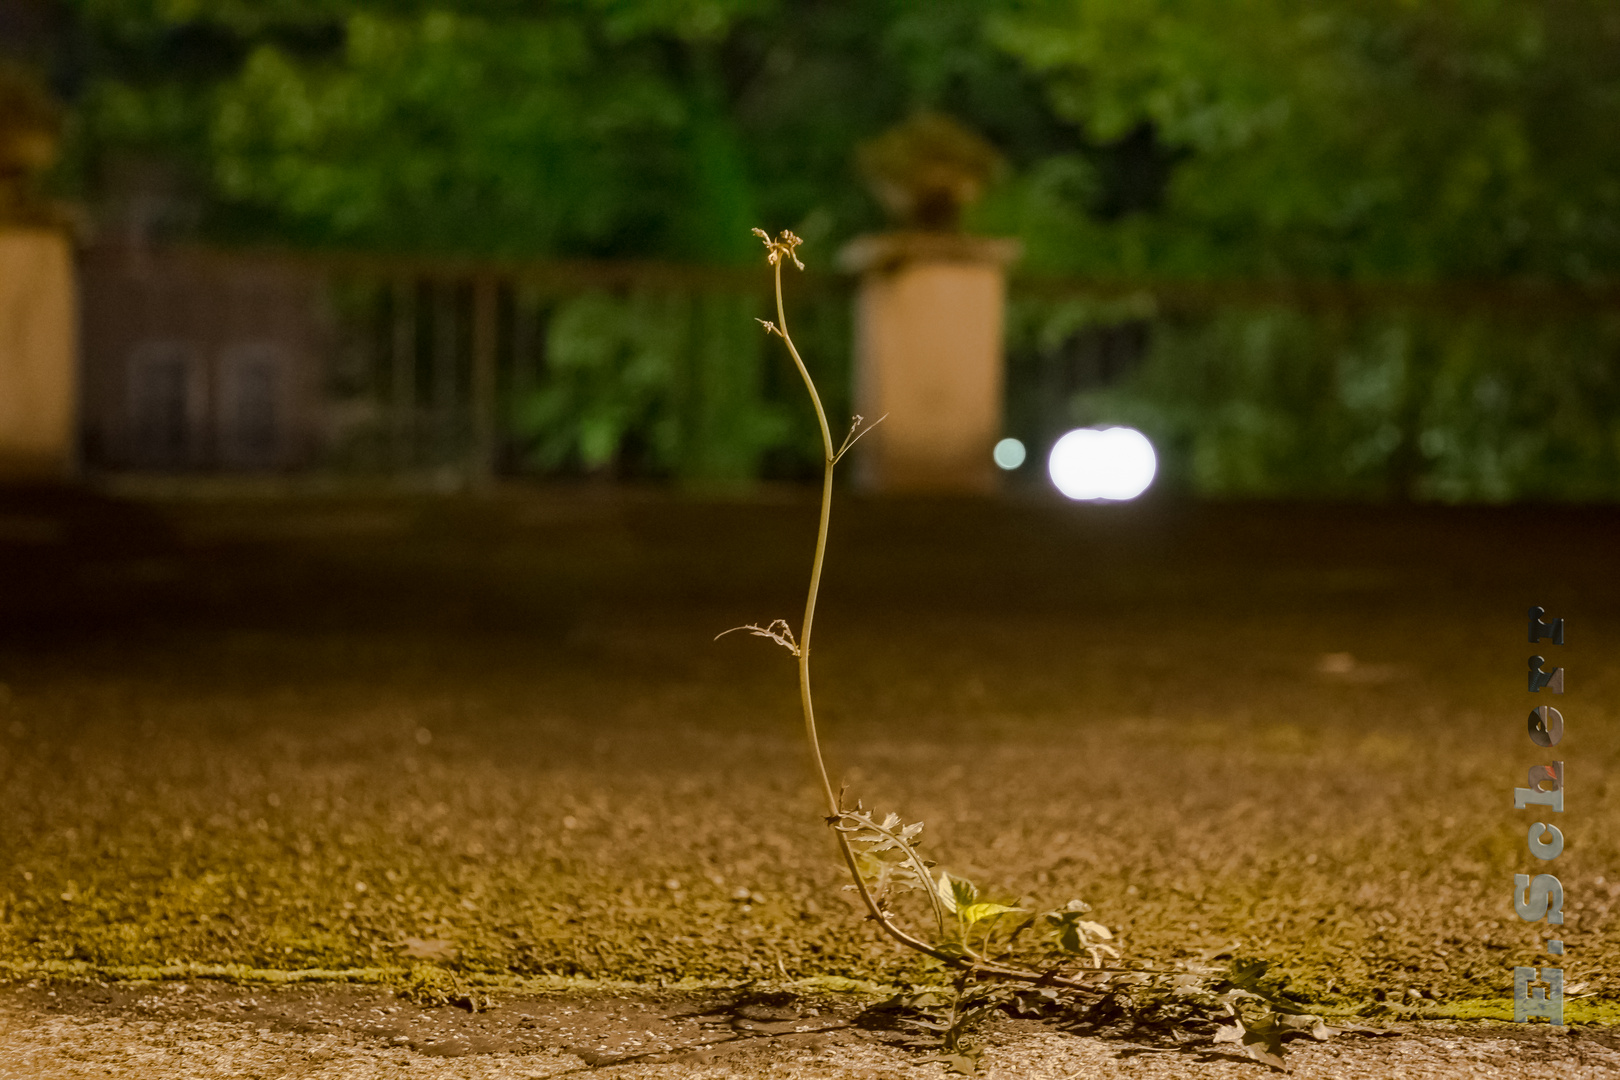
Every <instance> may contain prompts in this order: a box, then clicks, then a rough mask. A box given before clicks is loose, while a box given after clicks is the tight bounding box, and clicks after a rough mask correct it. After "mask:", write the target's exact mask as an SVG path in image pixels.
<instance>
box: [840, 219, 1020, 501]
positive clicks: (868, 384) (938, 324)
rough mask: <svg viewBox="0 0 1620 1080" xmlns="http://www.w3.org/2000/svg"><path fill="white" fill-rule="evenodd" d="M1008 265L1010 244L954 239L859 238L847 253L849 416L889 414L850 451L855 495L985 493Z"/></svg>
mask: <svg viewBox="0 0 1620 1080" xmlns="http://www.w3.org/2000/svg"><path fill="white" fill-rule="evenodd" d="M1017 257H1018V243H1017V241H1014V240H999V239H989V238H985V237H974V236H962V235H957V234H952V233H927V232H904V233H886V234H883V235H878V236H865V237H860V238H858V239H856V240H855V241H853V242H852V243H850V245H849V246H848V247H846V248H845V249H844V251H843V253H842V262H843V265H844V267H845V268H846V269H849V270H853V271H856V272H858V273H860V274H861V285H860V294H859V297H858V299H857V301H856V316H855V401H856V411H857V412H859V413H860V414H861V415H862V416H864V417H865V418H866V419H867V420H868V421H873V420H876V419H877V418H878V417H880V416H883V415H884V414H887V419H885V420H884V421H883V422H882V424H880V425H879V426H878V427H877V428H876V429H875V430H874V431H873V432H872V433H871V434H870V435H868V436H867V437H866V438H865V439H863V440H862V441H861V444H860V449H859V450H858V451H856V453H857V454H858V455H859V457H858V462H857V466H856V469H857V471H856V478H857V482H858V483H859V485H860V486H861V487H863V488H865V489H867V490H871V491H881V492H940V493H985V492H989V491H992V490H994V488H995V486H996V470H995V466H994V463H993V461H992V459H991V456H990V454H991V449H992V448H993V447H994V446H995V442H996V440H997V439H998V438H999V437H1000V436H1001V422H1002V417H1001V406H1002V382H1003V367H1004V363H1003V360H1004V357H1003V347H1002V329H1003V322H1004V313H1005V306H1006V301H1005V296H1006V268H1007V266H1008V264H1010V263H1011V262H1012V261H1013V260H1014V259H1016V258H1017Z"/></svg>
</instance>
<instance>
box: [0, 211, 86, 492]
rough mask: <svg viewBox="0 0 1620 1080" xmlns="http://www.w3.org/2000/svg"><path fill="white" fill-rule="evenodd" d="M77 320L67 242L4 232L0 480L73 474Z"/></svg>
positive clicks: (38, 232) (50, 233)
mask: <svg viewBox="0 0 1620 1080" xmlns="http://www.w3.org/2000/svg"><path fill="white" fill-rule="evenodd" d="M77 318H78V312H77V304H76V297H75V290H74V280H73V258H72V252H71V250H70V248H69V245H68V240H67V238H66V237H65V236H64V235H63V234H61V233H60V232H57V231H54V230H48V229H6V230H0V477H7V478H12V477H26V478H60V477H63V476H66V475H68V474H69V473H70V472H72V471H73V468H74V464H75V456H76V455H75V452H74V448H75V445H76V442H77V434H78V432H77V420H78V416H77V411H78V410H77V408H76V405H77V394H78V381H77V378H76V375H77V372H78V365H77V363H76V362H75V354H76V352H77V349H78V343H77V340H76V337H77V334H76V332H75V328H76V322H77Z"/></svg>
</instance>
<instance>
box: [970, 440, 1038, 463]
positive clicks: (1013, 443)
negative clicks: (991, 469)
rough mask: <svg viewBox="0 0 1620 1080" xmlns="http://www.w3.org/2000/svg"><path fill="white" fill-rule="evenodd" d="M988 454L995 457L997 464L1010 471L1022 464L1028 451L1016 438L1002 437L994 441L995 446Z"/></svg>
mask: <svg viewBox="0 0 1620 1080" xmlns="http://www.w3.org/2000/svg"><path fill="white" fill-rule="evenodd" d="M981 445H982V444H981ZM990 456H991V457H993V458H995V459H996V464H997V465H999V466H1000V467H1001V468H1003V469H1007V470H1009V471H1010V470H1012V469H1016V468H1018V466H1020V465H1022V464H1023V463H1024V459H1025V458H1026V457H1028V456H1029V452H1028V451H1026V450H1025V449H1024V444H1023V443H1021V442H1019V441H1018V440H1017V439H1002V440H1001V441H1000V442H998V443H996V448H995V449H994V450H992V451H991V452H990Z"/></svg>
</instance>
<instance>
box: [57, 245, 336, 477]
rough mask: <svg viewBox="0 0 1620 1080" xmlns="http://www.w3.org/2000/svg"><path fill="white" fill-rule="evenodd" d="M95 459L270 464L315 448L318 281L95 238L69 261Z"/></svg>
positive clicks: (87, 436)
mask: <svg viewBox="0 0 1620 1080" xmlns="http://www.w3.org/2000/svg"><path fill="white" fill-rule="evenodd" d="M81 266H82V274H83V284H84V294H85V318H84V356H83V363H84V384H85V385H84V451H85V458H86V461H87V463H88V464H90V465H92V466H94V467H99V468H121V469H141V470H152V471H162V472H176V471H179V472H184V471H191V470H211V469H226V470H237V471H270V470H284V469H291V468H297V467H300V466H302V465H306V464H309V463H311V462H312V461H313V459H314V455H315V453H316V451H317V449H318V441H319V440H318V430H317V429H318V421H319V416H320V405H321V385H320V383H321V375H320V373H321V369H322V360H323V350H324V348H325V339H326V336H327V335H326V331H325V327H324V324H323V320H322V317H321V314H322V311H323V298H324V283H323V282H322V280H321V279H320V276H319V275H318V274H315V273H312V272H311V271H309V270H307V269H304V268H302V267H300V266H299V265H298V264H295V263H288V262H282V261H278V260H275V259H270V258H256V257H253V256H248V255H226V254H220V253H213V252H206V251H197V250H165V249H157V248H147V247H124V246H104V247H93V248H90V249H89V250H87V251H86V252H85V254H84V257H83V259H82V262H81Z"/></svg>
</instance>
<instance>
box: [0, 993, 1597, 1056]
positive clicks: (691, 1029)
mask: <svg viewBox="0 0 1620 1080" xmlns="http://www.w3.org/2000/svg"><path fill="white" fill-rule="evenodd" d="M52 993H55V994H56V995H57V996H56V997H54V998H53V997H50V996H49V995H50V994H52ZM858 1021H859V1017H858V1009H857V1007H856V1006H854V1005H851V1004H848V1003H829V1002H827V1001H826V1000H825V999H821V1000H819V1001H818V1003H816V1004H810V1003H808V1002H804V1001H801V1002H798V1003H797V1004H796V1005H794V1006H790V1007H789V1008H786V1009H783V1008H781V1007H780V1006H777V1007H773V1008H762V1007H759V1006H748V1005H742V1006H738V1005H737V1004H736V1003H735V1000H734V999H731V998H726V997H717V996H715V995H672V994H665V995H652V996H648V995H620V996H612V995H602V994H592V995H583V996H563V995H547V996H544V997H537V998H522V997H518V998H506V999H503V1000H502V1001H501V1002H500V1004H499V1005H498V1007H497V1008H496V1009H495V1010H494V1011H493V1012H486V1013H479V1014H475V1015H469V1014H468V1013H466V1012H464V1011H461V1010H459V1009H455V1008H450V1007H439V1008H419V1007H417V1006H414V1005H411V1004H410V1003H408V1002H403V1003H402V1002H401V1000H400V999H399V998H397V997H394V996H392V995H389V994H386V993H384V992H382V991H375V990H365V989H350V988H343V987H299V988H292V989H281V990H265V989H262V988H261V989H252V988H244V987H239V986H237V987H233V986H208V985H202V984H199V985H195V986H181V987H178V988H177V987H174V986H166V987H151V986H135V987H131V986H121V987H102V988H96V987H89V988H85V987H78V988H70V987H68V986H66V985H59V986H58V988H57V990H55V991H53V990H50V989H48V988H44V987H40V986H37V985H36V986H35V987H32V988H30V987H26V986H16V987H12V988H9V989H8V990H6V991H4V992H3V993H0V1077H3V1078H7V1080H10V1078H16V1080H25V1078H26V1080H45V1078H51V1080H54V1078H57V1077H61V1078H64V1080H66V1078H76V1077H106V1076H117V1077H127V1078H129V1080H192V1078H195V1080H217V1078H225V1077H232V1078H236V1077H266V1078H268V1077H282V1076H296V1077H311V1078H317V1077H331V1078H339V1077H341V1078H343V1080H361V1078H369V1077H420V1078H423V1080H429V1078H431V1080H451V1078H454V1080H482V1078H491V1080H493V1078H497V1077H499V1078H501V1080H540V1078H550V1077H560V1076H567V1075H581V1074H586V1073H591V1074H595V1075H599V1076H602V1077H604V1078H608V1077H613V1078H625V1080H628V1078H631V1077H646V1078H648V1080H665V1078H669V1080H673V1078H676V1077H679V1078H682V1080H709V1078H712V1080H742V1078H745V1077H749V1078H752V1077H762V1078H763V1077H769V1078H776V1080H798V1078H811V1077H814V1078H818V1080H878V1078H889V1077H928V1076H944V1075H946V1073H945V1067H944V1066H943V1065H942V1064H940V1063H937V1062H930V1061H928V1060H927V1058H928V1056H929V1055H928V1053H927V1052H926V1051H925V1050H922V1049H919V1048H916V1047H914V1046H910V1045H907V1043H906V1040H905V1039H904V1038H903V1037H902V1036H899V1035H897V1034H896V1033H894V1032H892V1031H884V1030H868V1029H864V1028H862V1027H859V1026H856V1025H857V1024H858ZM1391 1030H1392V1032H1393V1033H1392V1034H1391V1035H1388V1036H1378V1037H1367V1036H1359V1037H1358V1036H1349V1035H1344V1036H1339V1037H1338V1038H1335V1039H1333V1040H1331V1041H1329V1042H1325V1043H1317V1042H1312V1041H1309V1040H1302V1041H1299V1042H1296V1043H1294V1044H1291V1045H1292V1049H1291V1050H1290V1053H1289V1055H1288V1058H1287V1061H1288V1064H1289V1065H1290V1067H1291V1069H1292V1073H1293V1075H1294V1076H1297V1077H1301V1078H1317V1077H1321V1078H1330V1077H1331V1078H1333V1080H1359V1078H1362V1077H1366V1078H1369V1080H1371V1078H1378V1080H1393V1078H1403V1077H1404V1078H1413V1080H1416V1078H1422V1077H1435V1078H1440V1077H1490V1078H1493V1080H1514V1078H1518V1077H1524V1078H1526V1080H1529V1078H1535V1080H1543V1078H1545V1077H1546V1076H1548V1075H1556V1076H1559V1077H1561V1078H1563V1080H1584V1078H1589V1077H1590V1078H1597V1077H1612V1076H1616V1075H1620V1036H1615V1035H1611V1034H1608V1033H1606V1032H1598V1031H1592V1030H1585V1029H1568V1028H1547V1027H1535V1028H1525V1027H1517V1026H1513V1025H1505V1024H1496V1023H1490V1022H1484V1023H1480V1022H1474V1023H1467V1024H1461V1023H1452V1024H1442V1023H1427V1024H1413V1025H1400V1026H1397V1027H1396V1028H1393V1029H1391ZM988 1043H989V1045H988V1048H987V1049H986V1051H985V1054H984V1056H983V1058H982V1059H981V1069H982V1075H983V1076H985V1077H987V1078H989V1080H998V1078H1001V1080H1014V1078H1027V1080H1058V1078H1063V1080H1071V1078H1072V1080H1081V1078H1085V1080H1160V1078H1168V1077H1177V1078H1198V1080H1202V1078H1210V1080H1214V1078H1226V1077H1232V1078H1237V1077H1261V1076H1265V1075H1269V1074H1270V1073H1271V1070H1269V1069H1268V1068H1267V1067H1266V1066H1263V1065H1259V1064H1256V1063H1253V1062H1248V1061H1242V1060H1237V1059H1234V1058H1232V1057H1230V1056H1223V1055H1220V1054H1215V1053H1209V1052H1194V1053H1174V1052H1156V1051H1145V1050H1143V1049H1141V1048H1139V1047H1135V1046H1132V1045H1131V1044H1128V1043H1121V1042H1117V1041H1111V1040H1107V1039H1097V1038H1082V1037H1076V1036H1072V1035H1068V1034H1065V1033H1062V1032H1057V1031H1053V1030H1050V1029H1047V1028H1045V1027H1042V1026H1041V1025H1039V1024H1038V1023H1035V1022H1028V1021H1024V1022H1018V1021H1006V1022H1003V1023H1001V1024H999V1025H998V1026H997V1027H996V1028H995V1029H994V1030H993V1031H992V1033H991V1035H990V1038H989V1040H988Z"/></svg>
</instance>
